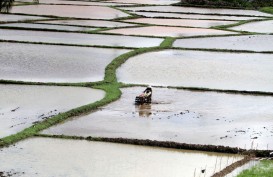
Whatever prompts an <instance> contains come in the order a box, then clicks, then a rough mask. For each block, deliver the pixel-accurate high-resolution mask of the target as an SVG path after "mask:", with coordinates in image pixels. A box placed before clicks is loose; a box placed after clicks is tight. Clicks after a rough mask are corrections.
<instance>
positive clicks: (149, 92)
mask: <svg viewBox="0 0 273 177" xmlns="http://www.w3.org/2000/svg"><path fill="white" fill-rule="evenodd" d="M143 94H144V96H145V97H147V98H151V97H152V86H150V85H149V86H148V87H147V88H146V89H145V90H144V91H143Z"/></svg>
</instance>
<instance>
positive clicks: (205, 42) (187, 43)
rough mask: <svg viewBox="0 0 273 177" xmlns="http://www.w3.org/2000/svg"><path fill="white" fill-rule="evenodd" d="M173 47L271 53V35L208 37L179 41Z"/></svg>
mask: <svg viewBox="0 0 273 177" xmlns="http://www.w3.org/2000/svg"><path fill="white" fill-rule="evenodd" d="M173 46H174V47H184V48H200V49H203V48H205V49H228V50H250V51H258V52H259V51H273V35H249V36H229V37H210V38H198V39H179V40H176V41H175V42H174V44H173Z"/></svg>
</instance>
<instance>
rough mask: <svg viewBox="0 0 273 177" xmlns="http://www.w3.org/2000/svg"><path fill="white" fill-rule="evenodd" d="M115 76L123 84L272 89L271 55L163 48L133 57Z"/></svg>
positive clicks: (272, 62)
mask: <svg viewBox="0 0 273 177" xmlns="http://www.w3.org/2000/svg"><path fill="white" fill-rule="evenodd" d="M117 76H118V80H119V81H120V82H124V83H134V84H152V85H158V86H184V87H199V88H200V87H201V88H210V89H222V90H241V91H244V90H247V91H263V92H273V82H272V80H273V55H272V54H251V53H228V52H225V53H224V52H203V51H184V50H165V51H160V52H151V53H146V54H142V55H138V56H136V57H132V58H131V59H130V60H128V61H127V62H126V63H125V64H123V65H122V66H121V67H120V68H119V69H118V70H117ZM178 76H179V77H178ZM253 81H255V82H253Z"/></svg>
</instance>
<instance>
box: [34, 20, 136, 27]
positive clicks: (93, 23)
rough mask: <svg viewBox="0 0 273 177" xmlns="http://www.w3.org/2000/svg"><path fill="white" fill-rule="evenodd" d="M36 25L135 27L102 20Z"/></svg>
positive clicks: (65, 21)
mask: <svg viewBox="0 0 273 177" xmlns="http://www.w3.org/2000/svg"><path fill="white" fill-rule="evenodd" d="M37 23H44V24H56V25H71V26H82V27H90V26H91V27H110V28H111V27H127V26H136V25H134V24H129V23H121V22H112V21H103V20H54V21H48V20H47V21H38V22H37Z"/></svg>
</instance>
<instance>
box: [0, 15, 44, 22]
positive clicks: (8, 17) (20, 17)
mask: <svg viewBox="0 0 273 177" xmlns="http://www.w3.org/2000/svg"><path fill="white" fill-rule="evenodd" d="M44 19H47V18H45V17H37V16H28V15H10V14H0V22H15V21H25V20H44Z"/></svg>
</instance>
